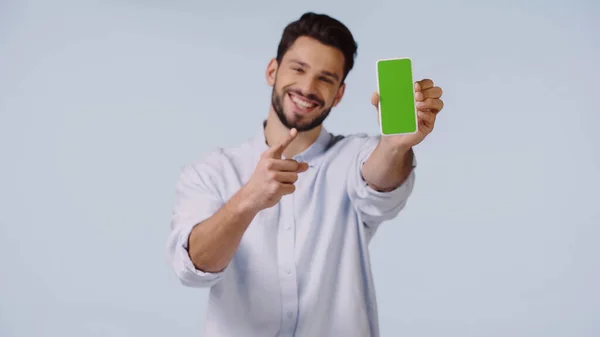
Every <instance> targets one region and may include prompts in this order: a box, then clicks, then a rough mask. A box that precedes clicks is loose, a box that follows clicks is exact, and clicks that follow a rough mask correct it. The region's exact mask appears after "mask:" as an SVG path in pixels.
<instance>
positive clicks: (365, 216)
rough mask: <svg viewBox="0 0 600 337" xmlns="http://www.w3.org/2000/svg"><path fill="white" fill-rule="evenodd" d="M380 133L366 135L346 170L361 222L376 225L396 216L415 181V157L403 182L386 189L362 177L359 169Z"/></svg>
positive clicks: (349, 189)
mask: <svg viewBox="0 0 600 337" xmlns="http://www.w3.org/2000/svg"><path fill="white" fill-rule="evenodd" d="M379 139H380V136H375V137H367V139H366V141H365V142H363V143H362V146H361V147H360V149H359V151H358V153H357V154H356V155H355V157H354V159H353V160H352V163H351V164H350V169H349V172H348V181H347V187H348V194H349V195H350V200H351V202H352V203H353V204H354V206H355V207H356V209H357V211H358V212H359V214H360V216H361V218H362V220H363V222H364V224H365V225H366V226H368V227H376V226H378V225H379V224H381V223H382V222H384V221H387V220H391V219H393V218H395V217H396V216H397V215H398V214H399V213H400V211H401V210H402V209H403V208H404V206H405V205H406V202H407V201H408V198H409V197H410V195H411V193H412V190H413V187H414V184H415V170H414V168H415V167H416V165H417V162H416V159H414V158H413V163H412V165H413V170H412V171H411V173H410V175H409V176H408V178H407V179H406V180H405V181H404V183H403V184H402V185H400V186H399V187H397V188H396V189H394V190H393V191H389V192H380V191H376V190H374V189H373V188H371V187H370V186H369V185H368V184H367V182H366V181H365V180H364V178H363V175H362V168H363V165H364V163H365V161H367V159H368V158H369V156H370V155H371V153H372V152H373V151H374V150H375V148H376V147H377V144H378V143H379Z"/></svg>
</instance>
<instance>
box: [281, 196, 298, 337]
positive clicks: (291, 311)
mask: <svg viewBox="0 0 600 337" xmlns="http://www.w3.org/2000/svg"><path fill="white" fill-rule="evenodd" d="M280 211H281V213H280V219H279V221H280V227H279V233H278V239H279V241H278V253H279V254H278V257H279V266H280V270H281V277H280V284H281V301H282V303H281V305H282V308H281V309H282V314H283V316H282V318H283V321H282V327H281V328H282V329H281V332H282V335H293V333H294V328H295V325H296V324H295V323H296V321H295V319H294V318H295V317H296V316H297V315H296V312H297V310H298V284H297V280H296V265H295V246H294V244H295V238H294V235H295V233H294V231H293V230H291V229H293V228H294V212H293V194H292V195H287V196H284V197H283V198H281V201H280Z"/></svg>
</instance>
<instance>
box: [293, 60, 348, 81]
mask: <svg viewBox="0 0 600 337" xmlns="http://www.w3.org/2000/svg"><path fill="white" fill-rule="evenodd" d="M290 62H292V63H297V64H298V65H300V66H302V67H307V68H310V66H309V65H308V64H307V63H305V62H302V61H298V60H290ZM321 73H322V74H323V75H326V76H329V77H333V78H334V79H335V80H337V81H339V80H340V77H339V76H338V75H337V74H335V73H332V72H330V71H326V70H323V71H321Z"/></svg>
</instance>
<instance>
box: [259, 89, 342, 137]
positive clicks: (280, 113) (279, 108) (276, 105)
mask: <svg viewBox="0 0 600 337" xmlns="http://www.w3.org/2000/svg"><path fill="white" fill-rule="evenodd" d="M275 88H276V85H273V92H272V94H271V106H272V107H273V110H275V113H276V114H277V117H278V118H279V121H280V122H281V124H283V126H285V127H286V128H288V129H292V128H295V129H296V130H298V132H304V131H310V130H312V129H314V128H316V127H318V126H320V125H321V124H323V122H324V121H325V119H326V118H327V116H329V113H330V112H331V108H332V107H331V106H330V107H328V108H326V109H324V110H323V111H322V112H321V114H320V115H319V116H318V117H317V118H315V119H313V120H312V121H309V122H306V123H303V122H302V120H301V117H297V118H294V119H293V120H290V119H288V118H287V117H286V115H285V111H284V109H283V98H284V97H285V96H284V95H287V91H286V90H282V91H283V92H282V94H281V95H279V94H277V91H276V90H275ZM308 98H312V99H315V100H316V101H321V100H319V99H316V98H314V97H311V95H309V96H308ZM318 108H319V107H316V108H315V109H318Z"/></svg>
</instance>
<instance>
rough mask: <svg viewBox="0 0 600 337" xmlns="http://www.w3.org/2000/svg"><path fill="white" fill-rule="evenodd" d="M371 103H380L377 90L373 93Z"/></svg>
mask: <svg viewBox="0 0 600 337" xmlns="http://www.w3.org/2000/svg"><path fill="white" fill-rule="evenodd" d="M371 104H373V106H374V107H377V105H379V94H378V93H377V92H374V93H373V95H371Z"/></svg>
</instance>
